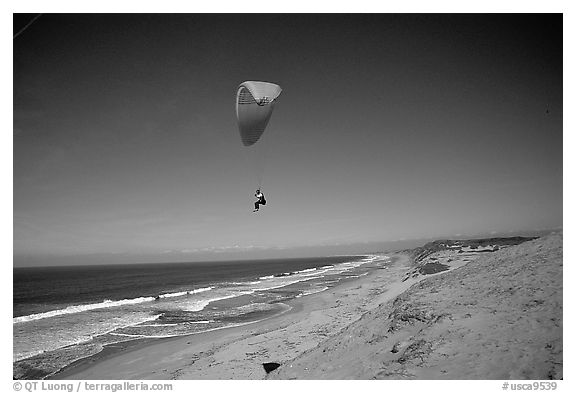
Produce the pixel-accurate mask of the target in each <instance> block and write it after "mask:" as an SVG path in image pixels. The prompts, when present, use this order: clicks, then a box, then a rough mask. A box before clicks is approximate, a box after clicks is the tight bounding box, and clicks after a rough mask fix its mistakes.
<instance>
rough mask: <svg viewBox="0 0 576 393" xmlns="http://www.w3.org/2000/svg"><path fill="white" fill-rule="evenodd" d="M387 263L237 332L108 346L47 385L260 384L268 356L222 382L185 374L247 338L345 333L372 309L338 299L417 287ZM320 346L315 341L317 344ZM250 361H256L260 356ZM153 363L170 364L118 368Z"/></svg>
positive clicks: (405, 263)
mask: <svg viewBox="0 0 576 393" xmlns="http://www.w3.org/2000/svg"><path fill="white" fill-rule="evenodd" d="M383 256H384V255H383ZM389 257H390V261H389V262H388V263H387V264H386V267H385V268H383V267H380V268H374V269H373V270H371V271H369V272H368V274H366V275H364V276H361V277H355V278H351V279H348V280H347V281H346V282H343V283H339V284H338V285H336V286H334V287H332V288H329V289H327V290H324V291H321V292H318V293H313V294H309V295H306V296H302V297H299V298H294V299H291V300H290V301H287V302H285V304H287V305H288V306H289V307H291V308H290V309H289V310H287V311H285V312H283V313H279V314H276V315H273V316H270V317H268V318H265V319H263V320H258V321H254V322H248V323H246V324H244V325H240V326H233V327H226V328H220V329H215V330H211V331H204V332H198V333H194V334H189V335H184V336H176V337H167V338H157V339H148V340H146V339H144V340H132V341H130V342H126V343H121V344H111V345H106V346H105V347H104V348H103V350H102V351H100V352H98V353H96V354H94V355H91V356H88V357H86V358H82V359H79V360H77V361H75V362H73V363H72V364H70V365H68V366H65V367H64V368H62V369H60V370H59V371H57V372H55V373H53V374H51V375H50V376H48V377H47V378H46V379H187V378H192V379H222V378H224V379H226V378H241V379H252V378H256V379H262V378H264V377H265V375H266V374H265V372H264V369H263V368H262V366H261V365H260V364H259V363H264V362H268V361H275V358H273V356H272V355H271V354H270V353H269V354H267V355H266V356H262V357H261V359H259V360H261V361H260V362H259V363H254V364H255V366H254V367H252V370H248V369H247V368H246V367H240V368H239V369H242V370H244V371H246V372H242V373H239V369H237V370H236V371H235V372H234V373H232V374H233V375H230V376H226V373H220V372H215V371H211V372H198V373H194V374H195V375H190V374H189V373H188V372H186V359H187V358H188V357H190V358H192V359H194V361H193V362H192V363H196V362H199V361H201V360H202V359H203V360H204V361H206V362H207V363H209V362H208V361H207V360H208V358H209V357H210V356H212V355H211V354H212V353H214V352H218V351H219V350H220V351H222V349H224V347H231V346H235V345H236V346H243V347H245V348H252V347H254V346H255V345H257V344H254V343H252V342H246V343H243V344H242V342H243V341H252V340H251V338H253V337H258V336H262V335H274V336H277V337H276V338H275V339H276V341H282V340H281V339H280V337H279V336H281V335H282V334H284V333H283V331H285V330H286V329H287V328H288V327H289V326H293V325H295V324H298V323H304V324H305V325H306V326H304V327H303V329H298V331H299V332H302V333H305V332H306V333H311V332H313V331H317V330H318V329H319V328H321V327H323V326H324V327H326V326H325V325H326V324H328V325H330V326H335V325H338V326H339V327H340V328H344V327H345V326H347V325H348V324H349V323H350V322H352V321H353V320H356V319H358V318H360V317H361V315H362V314H363V313H364V312H366V311H368V310H369V308H370V307H369V305H368V304H367V305H366V307H367V308H363V309H358V310H356V311H354V309H355V308H357V302H356V301H354V302H343V301H342V300H341V299H339V298H340V297H346V298H347V297H349V296H354V297H356V298H357V299H356V300H360V298H362V297H365V296H363V295H365V294H367V292H369V290H373V291H374V290H376V291H377V292H380V293H385V294H386V298H388V297H393V296H397V295H398V294H399V293H401V292H403V291H404V290H406V289H407V288H409V287H410V286H411V285H412V284H413V283H414V282H416V281H417V280H409V281H402V278H403V275H404V274H405V272H406V271H408V270H409V269H410V268H411V267H412V266H413V264H412V262H411V260H410V258H409V256H408V255H406V254H393V255H389ZM391 266H395V268H394V269H392V268H391ZM390 269H392V270H393V272H392V274H391V275H392V276H394V279H393V280H390V277H389V276H390V273H389V270H390ZM375 278H376V281H375ZM378 278H379V280H378ZM382 281H387V282H386V283H387V285H386V288H380V289H378V288H375V287H377V286H378V285H379V283H380V282H382ZM362 286H364V287H366V290H365V292H366V293H363V294H360V293H356V294H354V292H357V289H358V288H359V287H362ZM368 287H370V288H368ZM377 299H378V298H377V297H376V298H372V299H370V300H371V301H368V302H367V303H371V305H372V308H373V307H375V306H377V304H376V303H378V302H377ZM330 309H334V310H340V313H341V314H345V315H344V316H345V318H344V319H342V318H337V319H339V320H340V322H339V323H336V324H334V323H330V321H328V320H327V319H326V318H325V317H324V318H322V316H321V315H319V314H322V312H323V311H326V310H330ZM312 314H314V317H315V320H314V321H312V322H311V323H309V322H310V317H311V316H312ZM328 335H329V332H328V331H326V333H325V334H319V336H318V337H319V338H325V337H326V336H328ZM302 336H303V337H305V336H306V335H305V334H302ZM301 341H310V340H301ZM320 341H321V340H314V342H315V344H317V343H318V342H320ZM240 344H241V345H240ZM280 344H281V343H279V345H278V347H282V345H280ZM287 346H288V347H290V346H291V345H287ZM297 347H305V348H308V347H310V343H306V342H301V343H300V344H299V345H297ZM182 348H184V349H182ZM215 349H216V350H215ZM299 351H300V350H295V348H288V353H290V354H292V355H296V354H297V353H298V352H299ZM175 352H177V353H181V354H182V356H181V358H180V359H178V358H176V357H174V355H173V353H175ZM235 352H236V353H234V354H232V355H231V356H230V357H231V358H230V359H229V360H234V361H236V362H241V360H242V359H240V358H246V356H248V357H250V356H251V355H250V354H254V353H255V352H254V351H252V352H244V353H241V352H239V351H235ZM256 352H257V351H256ZM266 352H269V351H266ZM279 352H282V351H279ZM197 354H200V355H197ZM263 355H264V354H263ZM252 356H253V357H258V355H252ZM278 356H279V355H277V356H276V357H278ZM151 357H154V358H163V361H162V360H160V362H161V363H168V364H169V366H168V367H167V368H161V367H160V368H159V367H156V366H153V367H150V364H149V363H150V362H149V361H147V360H145V361H143V362H142V364H139V365H138V366H135V365H133V366H131V367H128V368H126V367H124V368H123V367H122V364H123V362H124V361H131V360H130V359H133V358H138V359H150V358H151ZM232 358H236V359H232ZM276 360H278V359H276ZM250 364H252V363H250ZM157 368H159V370H156V369H157ZM217 368H218V367H213V366H208V369H212V370H216V369H217ZM186 375H188V376H186Z"/></svg>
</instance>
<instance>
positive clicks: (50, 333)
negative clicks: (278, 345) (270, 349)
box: [13, 255, 387, 372]
mask: <svg viewBox="0 0 576 393" xmlns="http://www.w3.org/2000/svg"><path fill="white" fill-rule="evenodd" d="M386 261H387V257H385V256H377V255H362V256H334V257H322V258H297V259H275V260H257V261H227V262H194V263H157V264H136V265H134V264H131V265H106V266H73V267H68V266H66V267H46V268H15V269H14V273H13V275H14V292H13V342H14V347H13V361H14V362H20V363H30V364H33V365H34V367H35V368H37V369H42V370H48V371H52V372H54V371H57V370H58V369H60V368H62V367H64V366H66V365H67V364H70V363H72V362H73V361H75V360H78V359H81V358H84V357H87V356H91V355H93V354H95V353H98V352H99V351H101V350H102V348H103V347H104V346H105V345H109V344H114V343H119V342H125V341H130V340H138V339H152V338H161V337H171V336H179V335H186V334H193V333H198V332H202V331H206V330H214V329H223V328H227V327H231V326H237V325H241V324H246V323H252V322H255V321H258V320H262V319H265V318H269V317H271V316H274V315H276V314H278V313H282V312H286V311H288V310H289V309H290V307H289V306H288V305H287V304H286V302H287V301H288V300H290V299H293V298H297V297H302V296H307V295H310V294H313V293H318V292H321V291H324V290H326V289H328V288H329V287H331V286H334V285H338V283H340V282H342V281H343V280H348V279H350V278H355V277H358V276H360V275H362V274H366V271H367V269H369V267H370V266H372V267H373V266H374V264H375V263H376V264H382V263H386Z"/></svg>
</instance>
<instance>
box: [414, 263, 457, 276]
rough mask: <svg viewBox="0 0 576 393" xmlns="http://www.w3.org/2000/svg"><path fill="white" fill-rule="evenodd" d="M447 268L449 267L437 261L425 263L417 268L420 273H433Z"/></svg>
mask: <svg viewBox="0 0 576 393" xmlns="http://www.w3.org/2000/svg"><path fill="white" fill-rule="evenodd" d="M448 269H450V267H449V266H447V265H444V264H442V263H438V262H432V263H427V264H425V265H424V266H422V267H421V268H420V269H419V270H420V273H422V274H435V273H440V272H443V271H444V270H448Z"/></svg>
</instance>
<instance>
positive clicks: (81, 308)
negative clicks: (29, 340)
mask: <svg viewBox="0 0 576 393" xmlns="http://www.w3.org/2000/svg"><path fill="white" fill-rule="evenodd" d="M213 288H214V287H207V288H199V289H195V290H193V291H185V292H174V293H165V294H162V295H159V296H158V297H159V298H161V299H162V298H172V297H178V296H186V295H192V294H196V293H201V292H206V291H210V290H212V289H213ZM154 300H156V298H155V297H153V296H142V297H137V298H133V299H122V300H109V299H107V300H103V301H101V302H99V303H89V304H79V305H73V306H68V307H66V308H62V309H58V310H52V311H47V312H43V313H38V314H31V315H23V316H20V317H15V318H12V323H13V324H15V323H22V322H30V321H37V320H39V319H45V318H52V317H57V316H60V315H67V314H76V313H81V312H85V311H92V310H99V309H103V308H110V307H119V306H129V305H135V304H140V303H145V302H151V301H154Z"/></svg>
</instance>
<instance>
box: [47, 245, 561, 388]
mask: <svg viewBox="0 0 576 393" xmlns="http://www.w3.org/2000/svg"><path fill="white" fill-rule="evenodd" d="M430 251H431V252H430ZM391 257H392V259H391V262H390V263H389V264H388V265H387V266H386V267H385V268H379V269H375V270H373V271H370V272H369V273H368V274H366V275H364V276H362V277H359V278H356V279H354V280H350V281H348V282H346V283H343V284H341V285H338V286H336V287H334V288H331V289H329V290H326V291H324V292H320V293H317V294H312V295H308V296H304V297H301V298H298V299H294V300H293V301H291V302H290V303H289V305H290V307H291V309H290V310H289V311H287V312H285V313H283V314H281V315H278V316H275V317H272V318H269V319H267V320H264V321H259V322H255V323H252V324H246V325H244V326H238V327H234V328H228V329H221V330H215V331H211V332H205V333H201V334H194V335H189V336H184V337H177V338H169V339H163V340H155V341H152V342H140V343H137V344H133V345H128V346H126V345H124V346H122V345H118V346H116V347H111V348H107V349H105V350H104V351H103V352H101V353H99V354H97V355H95V356H93V357H90V358H87V359H83V360H81V361H78V362H76V363H74V364H73V365H71V366H69V367H67V368H65V369H64V370H62V371H61V372H59V373H57V374H56V375H54V376H53V378H54V379H265V378H268V379H560V378H562V375H563V374H562V366H563V363H562V235H561V234H553V235H549V236H547V237H545V238H541V239H536V240H532V241H528V242H525V243H522V244H520V245H514V246H509V247H508V246H506V247H502V246H500V247H498V246H496V247H494V246H492V248H489V246H487V247H484V248H482V247H480V248H475V249H473V248H472V249H471V248H466V247H459V248H454V246H449V247H447V248H442V249H440V250H436V249H430V250H429V252H425V253H421V254H420V257H419V258H418V257H416V258H415V256H414V252H412V253H410V252H404V253H397V254H394V255H391ZM427 265H428V267H435V266H436V267H437V266H443V269H430V268H429V269H426V268H425V267H426V266H427ZM444 269H447V270H444ZM435 271H438V272H437V273H433V272H435ZM425 273H433V274H425ZM268 362H274V363H278V364H280V366H279V368H277V369H276V370H274V371H272V372H271V373H269V374H267V373H266V371H265V370H264V368H263V363H268Z"/></svg>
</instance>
